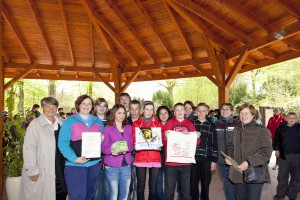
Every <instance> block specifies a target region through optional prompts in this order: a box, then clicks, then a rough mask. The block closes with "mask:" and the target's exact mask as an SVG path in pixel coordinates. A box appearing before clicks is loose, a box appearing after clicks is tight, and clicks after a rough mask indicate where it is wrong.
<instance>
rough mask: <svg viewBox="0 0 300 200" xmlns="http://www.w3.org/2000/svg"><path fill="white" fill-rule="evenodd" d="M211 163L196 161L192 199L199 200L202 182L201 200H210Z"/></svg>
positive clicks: (205, 160) (193, 171) (192, 179)
mask: <svg viewBox="0 0 300 200" xmlns="http://www.w3.org/2000/svg"><path fill="white" fill-rule="evenodd" d="M210 169H211V161H209V160H207V159H200V160H196V164H193V165H192V170H191V197H192V200H199V188H198V185H199V181H201V195H200V197H201V198H200V199H201V200H209V184H210V182H211V171H210Z"/></svg>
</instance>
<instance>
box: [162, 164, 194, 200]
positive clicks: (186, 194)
mask: <svg viewBox="0 0 300 200" xmlns="http://www.w3.org/2000/svg"><path fill="white" fill-rule="evenodd" d="M190 177H191V166H167V165H166V166H165V178H166V186H165V195H164V198H165V200H173V199H174V192H175V187H176V183H177V181H178V183H179V184H180V189H181V193H180V195H181V196H180V200H190V199H191V197H190Z"/></svg>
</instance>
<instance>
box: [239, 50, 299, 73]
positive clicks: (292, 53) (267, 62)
mask: <svg viewBox="0 0 300 200" xmlns="http://www.w3.org/2000/svg"><path fill="white" fill-rule="evenodd" d="M298 57H300V52H299V51H287V52H284V53H282V54H279V55H278V56H277V59H268V58H266V59H263V60H261V61H259V62H258V63H257V65H255V66H253V65H251V66H246V67H244V66H243V68H242V69H241V70H240V73H244V72H248V71H251V70H254V69H259V68H262V67H265V66H270V65H273V64H276V63H280V62H284V61H287V60H291V59H294V58H298Z"/></svg>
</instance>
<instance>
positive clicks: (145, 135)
mask: <svg viewBox="0 0 300 200" xmlns="http://www.w3.org/2000/svg"><path fill="white" fill-rule="evenodd" d="M161 147H162V140H161V128H160V127H153V128H141V127H136V128H135V149H136V150H160V149H161Z"/></svg>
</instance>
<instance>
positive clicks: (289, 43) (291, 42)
mask: <svg viewBox="0 0 300 200" xmlns="http://www.w3.org/2000/svg"><path fill="white" fill-rule="evenodd" d="M283 42H284V43H285V44H286V45H287V46H288V48H290V49H291V50H295V51H300V43H299V42H297V41H295V40H292V39H291V38H287V39H285V40H283Z"/></svg>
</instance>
